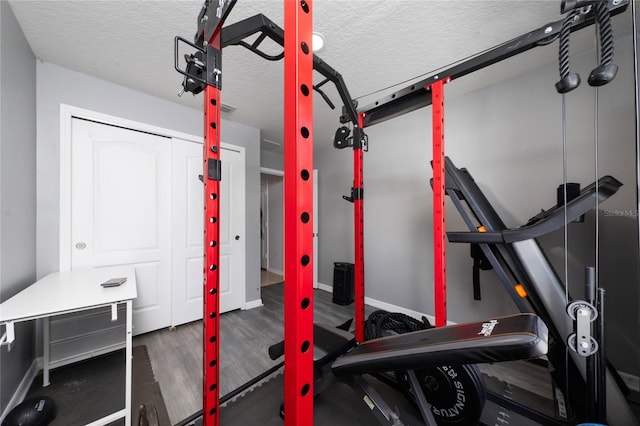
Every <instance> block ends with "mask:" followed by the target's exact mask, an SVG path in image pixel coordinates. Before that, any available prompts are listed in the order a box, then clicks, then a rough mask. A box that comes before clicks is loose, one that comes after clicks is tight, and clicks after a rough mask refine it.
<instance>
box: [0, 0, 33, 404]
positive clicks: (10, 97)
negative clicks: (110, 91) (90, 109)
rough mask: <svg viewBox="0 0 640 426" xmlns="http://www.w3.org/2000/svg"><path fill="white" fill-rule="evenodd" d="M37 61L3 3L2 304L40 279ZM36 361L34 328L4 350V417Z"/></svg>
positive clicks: (26, 326) (20, 328)
mask: <svg viewBox="0 0 640 426" xmlns="http://www.w3.org/2000/svg"><path fill="white" fill-rule="evenodd" d="M35 84H36V60H35V57H34V55H33V52H32V51H31V48H30V47H29V45H28V43H27V41H26V39H25V37H24V34H23V33H22V30H21V29H20V26H19V25H18V22H17V21H16V19H15V16H14V15H13V11H12V10H11V8H10V7H9V3H8V2H6V1H0V302H3V301H5V300H7V299H9V298H10V297H11V296H13V295H14V294H16V293H18V292H19V291H20V290H22V289H24V288H25V287H27V286H29V285H30V284H32V283H33V282H34V281H35V278H36V267H35V264H36V161H35V156H36V119H35V114H36V89H35ZM34 358H35V348H34V324H33V322H32V321H31V322H28V323H23V324H18V325H17V326H16V340H15V342H14V343H13V345H12V346H11V350H10V351H9V350H8V348H7V347H6V346H3V347H2V348H0V413H2V412H3V411H4V410H5V409H6V408H7V404H8V402H9V401H10V399H11V397H12V396H13V394H14V392H15V391H16V389H17V387H18V385H19V384H20V381H21V380H22V378H23V377H24V375H25V373H26V372H27V370H28V369H29V366H30V365H31V363H32V362H33V360H34Z"/></svg>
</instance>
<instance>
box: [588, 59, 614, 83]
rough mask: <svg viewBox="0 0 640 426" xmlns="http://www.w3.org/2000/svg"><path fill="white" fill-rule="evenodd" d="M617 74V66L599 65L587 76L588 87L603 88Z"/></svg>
mask: <svg viewBox="0 0 640 426" xmlns="http://www.w3.org/2000/svg"><path fill="white" fill-rule="evenodd" d="M617 73H618V66H617V65H616V64H604V65H600V66H599V67H597V68H595V69H594V70H593V71H591V74H589V86H594V87H597V86H604V85H605V84H607V83H608V82H610V81H611V80H613V79H614V78H616V74H617Z"/></svg>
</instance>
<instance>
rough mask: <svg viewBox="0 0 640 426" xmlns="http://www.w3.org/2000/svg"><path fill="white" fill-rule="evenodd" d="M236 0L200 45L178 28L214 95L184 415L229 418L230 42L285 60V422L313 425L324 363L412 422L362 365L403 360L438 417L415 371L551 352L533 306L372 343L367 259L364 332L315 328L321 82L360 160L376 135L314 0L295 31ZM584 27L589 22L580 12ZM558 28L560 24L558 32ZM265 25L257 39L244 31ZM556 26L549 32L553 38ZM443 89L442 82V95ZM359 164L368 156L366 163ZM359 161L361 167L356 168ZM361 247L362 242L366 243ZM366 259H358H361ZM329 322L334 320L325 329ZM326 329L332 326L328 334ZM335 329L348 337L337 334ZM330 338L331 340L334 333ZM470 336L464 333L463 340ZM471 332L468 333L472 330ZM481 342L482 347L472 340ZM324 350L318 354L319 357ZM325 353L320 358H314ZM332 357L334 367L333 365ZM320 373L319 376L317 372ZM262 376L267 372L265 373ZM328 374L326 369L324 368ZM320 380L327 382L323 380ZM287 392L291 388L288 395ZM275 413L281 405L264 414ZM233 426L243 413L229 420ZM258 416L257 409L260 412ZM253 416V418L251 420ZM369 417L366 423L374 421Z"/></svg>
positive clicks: (388, 415)
mask: <svg viewBox="0 0 640 426" xmlns="http://www.w3.org/2000/svg"><path fill="white" fill-rule="evenodd" d="M235 3H236V0H218V1H217V2H214V1H206V2H205V4H204V6H203V8H202V10H201V12H200V14H199V16H198V19H197V28H198V30H197V33H196V35H195V37H194V42H193V43H191V42H188V41H187V40H184V39H182V38H179V37H177V38H176V40H175V56H176V58H175V67H176V69H177V70H178V71H179V72H180V73H182V74H183V75H184V81H183V89H184V91H188V92H192V93H193V94H197V93H200V92H204V96H205V102H204V105H205V107H204V108H205V114H204V115H205V123H204V126H205V127H204V129H205V132H204V133H205V143H204V148H203V149H204V158H203V169H204V173H203V181H204V197H205V207H204V209H205V235H204V246H205V254H204V262H205V263H204V265H205V268H204V269H205V273H204V299H205V302H204V320H203V327H204V333H203V346H204V356H203V409H202V411H201V412H200V413H197V414H196V415H194V416H192V418H190V419H187V420H186V422H182V423H181V424H195V423H197V422H199V423H200V424H205V425H218V424H220V415H221V410H220V400H221V399H220V396H219V387H218V382H219V368H218V367H219V364H218V358H219V345H220V340H219V338H218V337H219V322H218V321H219V315H218V308H219V293H218V282H219V268H218V264H219V248H218V235H219V229H218V224H219V214H220V204H219V203H220V197H219V182H220V180H221V179H222V178H223V176H221V161H222V160H221V158H220V96H221V83H222V61H221V58H222V48H223V47H225V46H229V45H240V46H243V47H245V48H247V49H249V50H251V51H252V52H254V53H256V54H258V55H260V56H261V57H263V58H265V59H268V60H279V59H282V58H283V57H284V61H285V111H286V114H285V175H287V176H293V177H294V178H292V179H287V181H286V182H285V200H286V202H285V257H286V259H288V261H287V262H286V268H287V269H286V270H285V274H286V276H287V283H286V285H285V344H284V355H285V360H286V361H285V363H284V385H283V388H284V406H285V407H286V415H285V416H284V418H285V424H287V425H307V424H311V423H312V421H313V420H312V419H313V418H314V403H313V402H314V396H315V395H317V394H318V393H319V391H320V390H322V389H323V388H324V386H325V385H324V384H323V381H322V379H323V376H322V374H320V371H319V370H320V369H321V367H329V368H330V370H331V376H330V377H331V379H330V380H328V381H329V382H332V381H333V378H335V379H336V380H340V381H342V382H345V383H348V384H349V385H350V386H351V387H352V388H353V389H355V390H356V392H358V393H359V394H361V395H363V398H364V400H365V402H367V406H368V408H367V410H368V411H369V412H373V413H374V415H375V417H376V418H377V419H378V421H379V422H380V423H382V424H389V425H391V424H393V425H401V424H403V423H402V421H401V419H400V418H399V416H398V415H397V414H396V413H395V412H394V410H392V409H391V408H389V406H388V405H387V404H385V403H384V400H383V399H382V398H379V397H378V396H377V395H376V392H375V391H374V390H372V389H370V386H369V385H367V384H366V383H365V381H364V379H363V378H362V376H361V374H364V373H367V374H368V373H375V372H379V371H383V370H384V371H386V370H394V369H404V370H408V371H409V380H410V381H411V382H412V383H413V384H414V388H415V389H414V395H415V397H416V398H417V400H418V405H419V407H420V408H421V413H420V415H421V417H422V418H423V421H424V422H425V423H426V424H429V425H433V424H435V420H434V418H433V415H432V410H431V405H430V404H429V403H428V402H427V401H426V400H425V399H424V392H423V391H422V387H421V386H418V385H417V378H416V376H415V374H413V373H412V371H413V369H415V368H418V367H425V366H428V365H432V364H433V365H442V364H444V363H451V364H466V363H473V362H493V361H503V360H514V359H524V358H532V357H538V356H540V355H542V354H544V353H546V350H547V329H546V327H545V325H544V323H543V322H542V321H541V320H540V318H538V317H537V316H535V315H532V314H529V313H524V314H520V315H516V316H512V317H505V318H492V319H490V320H487V321H486V322H482V323H474V324H463V325H459V326H453V327H442V328H438V329H432V330H425V331H422V332H419V333H420V334H416V335H400V336H391V337H387V338H384V339H381V340H375V341H370V342H367V343H363V331H362V330H363V315H364V303H363V299H364V293H363V282H364V274H363V271H364V269H363V263H362V255H363V253H362V250H360V252H359V253H360V263H359V266H360V268H357V269H356V279H357V281H356V282H358V280H359V283H360V284H359V286H358V287H359V288H358V287H357V288H356V298H359V299H360V300H356V315H355V317H356V324H355V328H356V333H355V338H353V337H348V336H345V335H340V333H336V332H335V331H334V330H333V329H329V330H330V331H331V332H327V333H325V332H323V331H322V330H323V328H322V327H320V326H315V327H314V325H313V291H312V275H311V274H312V264H313V258H312V240H311V235H312V233H311V232H310V229H312V228H311V226H312V222H313V217H312V216H311V212H312V199H313V198H312V196H311V191H312V181H311V179H312V176H311V173H310V170H311V169H312V164H313V161H312V155H313V144H312V140H313V126H312V124H313V123H312V117H313V114H312V111H313V109H312V97H313V96H312V95H313V93H312V91H313V90H316V91H319V93H321V95H322V96H323V98H325V100H327V97H326V96H325V95H324V94H323V93H322V92H321V90H319V89H320V87H321V86H322V85H323V84H325V83H327V82H333V83H334V84H335V85H336V88H337V89H338V92H339V94H340V96H341V99H342V101H343V111H344V116H345V117H347V119H346V121H343V123H344V122H351V123H352V124H353V125H354V137H353V138H349V137H345V138H344V140H345V142H346V143H349V144H350V145H351V146H353V147H354V150H355V151H358V150H359V151H360V156H359V159H358V155H356V160H354V165H356V166H357V165H358V164H360V165H361V164H362V157H361V153H362V149H363V148H364V147H366V144H367V142H366V136H365V135H364V132H362V128H363V127H365V125H368V124H365V122H364V120H365V118H366V115H365V114H363V113H357V112H356V105H355V103H354V102H353V101H352V99H351V97H350V96H349V94H348V91H347V90H346V86H345V85H344V82H343V81H342V78H341V76H340V74H339V73H338V72H337V71H335V70H334V69H332V68H331V67H329V66H328V65H327V64H326V63H324V62H323V61H322V60H321V59H319V58H318V57H317V56H316V55H313V54H312V53H311V49H310V46H311V32H312V11H313V7H312V1H311V0H306V1H305V0H301V1H297V0H286V1H285V30H284V31H283V30H282V29H281V28H279V27H278V26H277V25H275V24H274V23H273V22H271V21H269V20H268V19H267V18H265V17H264V16H263V15H257V16H255V17H253V18H249V19H247V20H245V21H241V22H239V23H237V24H234V25H231V26H229V27H224V28H223V24H224V21H225V19H226V18H227V16H228V14H229V13H230V11H231V9H232V8H233V6H234V5H235ZM578 21H580V23H578V24H576V28H577V27H578V26H579V25H582V23H584V25H587V24H588V22H587V21H588V19H587V18H584V17H581V18H580V19H578ZM552 31H555V30H552ZM256 33H259V36H258V38H257V39H255V40H254V41H253V42H252V43H251V44H249V43H248V42H245V41H244V39H245V38H247V37H249V36H250V35H253V34H256ZM551 36H552V35H551V34H550V33H549V32H548V33H547V37H551ZM267 37H268V38H270V39H271V40H274V41H275V42H276V43H278V44H280V45H281V46H283V47H284V51H283V52H282V54H280V55H269V54H266V53H265V52H263V51H261V50H260V48H259V46H260V44H261V43H262V41H264V40H265V39H266V38H267ZM180 42H183V43H186V44H188V45H190V46H191V47H192V48H193V49H194V50H195V53H191V54H187V55H185V60H186V67H185V69H184V70H183V69H180V67H179V66H178V57H179V55H178V45H179V43H180ZM314 69H315V70H316V71H318V72H320V73H321V74H322V75H323V76H324V77H325V81H323V82H322V83H320V84H318V85H315V86H314V85H313V79H312V71H313V70H314ZM441 89H442V86H441V85H440V84H437V85H436V86H434V94H435V93H436V91H438V90H440V91H441ZM358 162H359V163H358ZM356 169H358V167H356ZM361 182H362V180H361V179H358V180H356V182H354V189H353V191H352V197H351V198H352V199H353V200H354V203H356V205H358V203H359V204H360V213H359V215H358V213H356V221H357V220H358V217H359V218H360V219H362V209H361V206H362V204H361V201H362V195H363V193H362V187H361ZM356 250H358V248H356ZM356 260H358V259H356ZM324 330H326V329H324ZM323 333H324V335H323ZM336 335H337V336H338V337H336ZM327 336H329V337H327ZM461 337H462V338H463V340H460V338H461ZM465 337H466V339H464V338H465ZM474 348H475V349H474ZM316 354H320V355H319V357H317V356H316V357H315V361H314V355H316ZM314 362H315V363H314ZM331 363H332V365H330V366H329V364H331ZM314 372H315V373H316V374H315V375H314ZM263 377H264V375H263ZM324 377H327V376H324ZM319 380H320V381H319ZM280 393H282V392H280ZM265 414H266V415H267V416H269V415H270V414H271V413H265ZM227 420H229V423H231V421H232V420H233V419H232V418H228V419H227ZM254 420H255V417H254ZM244 424H246V423H244ZM365 424H366V423H365Z"/></svg>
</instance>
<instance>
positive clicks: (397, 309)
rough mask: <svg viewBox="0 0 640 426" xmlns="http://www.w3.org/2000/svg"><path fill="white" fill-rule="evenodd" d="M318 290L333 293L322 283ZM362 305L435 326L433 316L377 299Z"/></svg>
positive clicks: (366, 298) (319, 284)
mask: <svg viewBox="0 0 640 426" xmlns="http://www.w3.org/2000/svg"><path fill="white" fill-rule="evenodd" d="M318 288H319V289H320V290H324V291H328V292H329V293H333V287H332V286H330V285H327V284H323V283H320V282H319V283H318ZM364 303H365V305H369V306H373V307H374V308H378V309H384V310H385V311H389V312H400V313H402V314H405V315H409V316H410V317H412V318H416V319H419V320H421V319H422V317H423V316H424V317H427V319H428V320H429V322H431V324H435V322H436V319H435V317H434V316H432V315H427V314H423V313H422V312H418V311H414V310H411V309H407V308H403V307H402V306H397V305H393V304H391V303H387V302H382V301H380V300H377V299H373V298H371V297H366V296H365V298H364ZM456 324H457V322H453V321H447V325H456Z"/></svg>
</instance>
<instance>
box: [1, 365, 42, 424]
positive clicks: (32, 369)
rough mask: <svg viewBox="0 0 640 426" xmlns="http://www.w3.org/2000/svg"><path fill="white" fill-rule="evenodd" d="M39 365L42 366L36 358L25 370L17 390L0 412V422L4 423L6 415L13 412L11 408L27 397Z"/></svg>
mask: <svg viewBox="0 0 640 426" xmlns="http://www.w3.org/2000/svg"><path fill="white" fill-rule="evenodd" d="M41 364H42V358H36V359H34V360H33V362H32V363H31V365H30V366H29V369H28V370H27V372H26V373H25V375H24V377H23V378H22V380H21V381H20V384H19V385H18V388H17V389H16V391H15V392H14V393H13V396H12V397H11V399H10V400H9V403H8V404H7V407H6V408H5V409H4V411H3V412H2V415H1V416H0V422H2V421H4V418H5V417H6V416H7V414H9V412H10V411H11V410H13V408H14V407H15V406H16V405H18V404H20V403H21V402H22V401H23V400H24V398H25V397H26V396H27V393H28V392H29V388H30V387H31V383H33V380H34V379H35V378H36V376H37V375H38V372H39V371H40V369H41V368H40V367H39V365H41Z"/></svg>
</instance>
